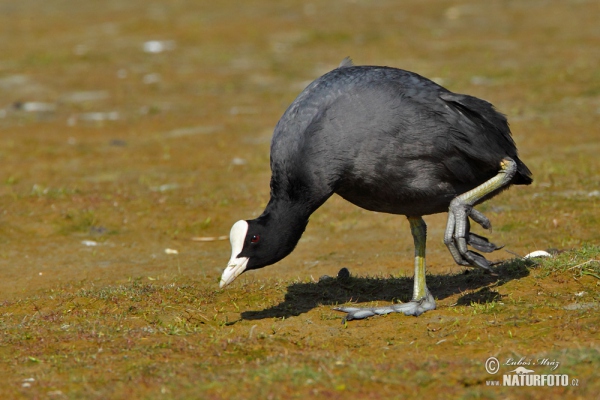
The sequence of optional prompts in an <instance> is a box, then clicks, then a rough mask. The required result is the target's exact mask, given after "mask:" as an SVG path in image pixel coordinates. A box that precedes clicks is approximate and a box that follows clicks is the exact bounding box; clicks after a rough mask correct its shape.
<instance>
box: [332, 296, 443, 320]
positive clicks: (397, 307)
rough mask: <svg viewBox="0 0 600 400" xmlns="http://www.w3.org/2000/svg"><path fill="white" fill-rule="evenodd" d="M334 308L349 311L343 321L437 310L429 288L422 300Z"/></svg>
mask: <svg viewBox="0 0 600 400" xmlns="http://www.w3.org/2000/svg"><path fill="white" fill-rule="evenodd" d="M334 310H336V311H341V312H345V313H348V314H347V315H346V317H345V318H344V319H343V320H342V323H345V322H346V321H352V320H353V319H364V318H369V317H372V316H374V315H385V314H390V313H393V312H398V313H404V315H413V316H415V317H418V316H419V315H421V314H423V313H424V312H425V311H429V310H435V299H434V298H433V296H432V295H431V293H429V290H427V295H426V296H425V297H424V298H422V299H421V300H411V301H409V302H408V303H402V304H393V305H391V306H384V307H366V308H359V307H336V308H334Z"/></svg>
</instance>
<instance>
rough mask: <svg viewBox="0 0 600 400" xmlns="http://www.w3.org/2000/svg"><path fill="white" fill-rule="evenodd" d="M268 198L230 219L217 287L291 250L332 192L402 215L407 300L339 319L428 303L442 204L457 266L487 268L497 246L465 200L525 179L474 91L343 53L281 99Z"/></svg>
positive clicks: (502, 122)
mask: <svg viewBox="0 0 600 400" xmlns="http://www.w3.org/2000/svg"><path fill="white" fill-rule="evenodd" d="M271 171H272V177H271V199H270V201H269V203H268V204H267V207H266V209H265V211H264V212H263V213H262V215H261V216H259V217H258V218H256V219H253V220H249V221H244V220H242V221H238V222H236V223H235V224H234V225H233V227H232V229H231V233H230V239H231V247H232V254H231V260H230V261H229V264H228V266H227V268H226V269H225V271H224V272H223V275H222V277H221V283H220V286H221V287H223V286H225V285H228V284H229V283H231V282H232V281H233V280H234V279H235V278H236V277H237V276H239V275H240V274H241V273H242V272H245V271H248V270H251V269H257V268H262V267H264V266H267V265H270V264H273V263H276V262H277V261H279V260H281V259H282V258H284V257H285V256H287V255H288V254H290V253H291V252H292V250H293V249H294V247H295V246H296V244H297V243H298V241H299V240H300V237H301V236H302V233H303V232H304V229H305V228H306V225H307V224H308V218H309V217H310V215H311V214H312V213H313V212H314V211H315V210H316V209H317V208H319V206H321V204H323V203H324V202H325V201H326V200H327V199H328V198H329V197H330V196H331V195H333V194H334V193H337V194H338V195H340V196H341V197H343V198H344V199H346V200H348V201H349V202H351V203H353V204H356V205H357V206H359V207H362V208H365V209H367V210H371V211H378V212H385V213H390V214H401V215H405V216H407V217H408V220H409V223H410V228H411V232H412V235H413V238H414V242H415V276H414V292H413V297H412V300H411V301H410V302H409V303H405V304H397V305H392V306H387V307H376V308H353V307H342V308H338V309H337V310H340V311H344V312H347V313H348V315H347V316H346V319H347V320H351V319H359V318H366V317H369V316H372V315H375V314H387V313H390V312H403V313H404V314H406V315H415V316H416V315H420V314H421V313H423V312H424V311H427V310H431V309H434V308H435V301H434V299H433V296H432V295H431V294H430V293H429V290H428V289H427V286H426V283H425V237H426V230H427V227H426V225H425V222H424V221H423V219H422V216H423V215H429V214H435V213H441V212H445V211H448V224H447V228H446V233H445V237H444V242H445V243H446V245H447V246H448V249H449V250H450V253H451V254H452V257H453V258H454V260H455V261H456V263H458V264H460V265H472V266H477V267H480V268H484V269H486V270H489V263H488V262H487V260H486V259H485V258H484V257H483V256H482V255H480V254H478V253H476V252H474V251H471V250H469V249H468V248H467V245H470V246H472V247H474V248H475V249H478V250H480V251H483V252H491V251H494V250H497V249H498V247H497V246H495V245H494V244H493V243H490V242H489V241H488V240H487V239H486V238H484V237H482V236H478V235H475V234H473V233H471V232H470V231H469V217H470V218H471V219H472V220H473V221H475V222H477V223H478V224H480V225H481V226H483V227H484V228H490V226H491V224H490V221H489V220H488V219H487V218H486V217H485V216H484V215H483V214H481V213H480V212H478V211H476V210H475V209H473V206H474V205H476V204H478V203H481V202H482V201H485V200H487V199H489V198H491V197H493V196H495V195H497V194H498V193H500V192H501V191H503V190H505V189H507V188H508V187H509V186H510V185H513V184H515V185H527V184H529V183H531V182H532V178H531V172H530V171H529V169H528V168H527V166H525V164H524V163H523V162H521V160H519V157H518V155H517V148H516V146H515V143H514V141H513V139H512V137H511V133H510V130H509V127H508V123H507V121H506V118H505V117H504V116H503V115H502V114H500V113H498V112H497V111H496V110H495V109H494V107H493V106H492V105H491V104H490V103H488V102H486V101H484V100H481V99H478V98H476V97H472V96H468V95H463V94H455V93H452V92H450V91H448V90H447V89H445V88H443V87H442V86H440V85H438V84H436V83H434V82H432V81H430V80H429V79H426V78H424V77H422V76H420V75H417V74H415V73H413V72H408V71H404V70H400V69H395V68H389V67H379V66H354V65H353V64H352V63H351V61H350V60H349V59H346V60H344V61H343V62H342V64H341V65H340V66H339V67H338V68H336V69H334V70H333V71H331V72H329V73H327V74H325V75H323V76H322V77H320V78H318V79H317V80H315V81H314V82H312V83H311V84H310V85H309V86H308V87H307V88H306V89H304V91H303V92H302V93H300V95H299V96H298V98H296V100H294V102H293V103H292V104H291V105H290V106H289V108H288V109H287V110H286V112H285V113H284V114H283V117H282V118H281V120H280V121H279V122H278V124H277V126H276V127H275V132H274V134H273V139H272V142H271Z"/></svg>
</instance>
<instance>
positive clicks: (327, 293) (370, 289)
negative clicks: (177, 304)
mask: <svg viewBox="0 0 600 400" xmlns="http://www.w3.org/2000/svg"><path fill="white" fill-rule="evenodd" d="M534 265H535V264H534V263H533V262H532V261H528V260H521V259H515V260H510V261H506V262H503V263H501V264H498V265H496V266H495V267H492V271H493V273H488V272H486V271H483V270H481V269H467V270H465V271H464V272H461V273H458V274H447V275H428V276H427V287H428V288H429V290H430V291H431V293H432V294H433V296H434V297H435V298H436V299H438V300H442V299H445V298H447V297H450V296H453V295H455V294H459V293H463V294H462V295H461V296H460V297H459V298H458V300H457V302H456V303H457V304H458V305H470V304H472V303H489V302H492V301H496V300H500V299H501V298H502V295H501V294H500V293H498V292H497V291H495V290H492V289H491V287H494V288H495V287H498V286H502V285H504V284H505V283H507V282H509V281H511V280H513V279H519V278H523V277H525V276H528V275H529V268H530V267H532V266H534ZM412 288H413V278H408V277H400V278H397V277H388V278H382V277H352V276H350V277H338V278H329V279H321V280H319V282H308V283H292V284H291V285H289V286H288V291H287V293H286V295H285V298H284V300H283V302H281V303H279V304H277V305H275V306H273V307H269V308H267V309H264V310H260V311H245V312H242V315H241V319H244V320H257V319H264V318H282V317H285V318H288V317H292V316H297V315H300V314H303V313H305V312H308V311H310V310H312V309H314V308H316V307H318V306H321V305H330V306H334V305H338V304H344V303H348V302H357V303H365V302H370V301H382V302H388V303H392V302H397V301H401V302H407V301H410V299H411V296H412Z"/></svg>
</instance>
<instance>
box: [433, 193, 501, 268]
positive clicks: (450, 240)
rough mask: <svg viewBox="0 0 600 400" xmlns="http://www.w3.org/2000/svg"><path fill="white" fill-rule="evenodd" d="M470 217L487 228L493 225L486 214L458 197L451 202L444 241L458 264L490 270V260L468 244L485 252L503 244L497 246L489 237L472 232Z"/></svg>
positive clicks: (489, 251) (499, 247) (498, 247)
mask: <svg viewBox="0 0 600 400" xmlns="http://www.w3.org/2000/svg"><path fill="white" fill-rule="evenodd" d="M469 217H470V218H471V219H472V220H473V221H475V222H477V223H478V224H479V225H481V226H482V227H483V228H485V229H490V228H491V226H492V224H491V223H490V220H489V219H487V217H486V216H485V215H483V214H482V213H480V212H479V211H477V210H475V209H474V208H473V207H472V206H470V205H469V204H465V203H464V202H462V201H461V200H460V198H458V197H457V198H456V199H454V200H452V202H451V203H450V210H449V212H448V225H447V226H446V234H445V236H444V243H445V244H446V246H447V247H448V250H450V254H452V257H453V258H454V261H456V263H457V264H459V265H472V266H475V267H480V268H483V269H485V270H487V271H490V263H489V261H488V260H486V259H485V257H484V256H482V255H481V254H479V253H477V252H475V251H471V250H469V249H468V248H467V245H470V246H472V247H473V248H475V249H477V250H479V251H481V252H484V253H491V252H492V251H495V250H499V249H501V248H502V246H497V245H495V244H494V243H492V242H490V241H489V240H488V239H487V238H485V237H483V236H480V235H477V234H475V233H471V232H470V229H471V227H470V223H469Z"/></svg>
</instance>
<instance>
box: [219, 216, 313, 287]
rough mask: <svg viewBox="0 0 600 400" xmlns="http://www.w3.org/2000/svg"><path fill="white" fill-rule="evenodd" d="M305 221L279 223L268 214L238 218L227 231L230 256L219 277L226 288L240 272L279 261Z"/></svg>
mask: <svg viewBox="0 0 600 400" xmlns="http://www.w3.org/2000/svg"><path fill="white" fill-rule="evenodd" d="M305 227H306V223H303V224H297V223H291V224H287V223H285V222H284V223H282V222H281V221H273V220H272V219H271V218H269V216H262V217H259V218H257V219H254V220H250V221H245V220H241V221H238V222H236V223H235V224H233V227H232V228H231V232H230V234H229V240H230V241H231V259H230V260H229V263H227V268H225V271H223V275H222V276H221V283H220V287H225V286H227V285H229V284H230V283H231V282H233V281H234V280H235V278H237V277H238V276H239V275H241V274H242V273H244V272H246V271H249V270H251V269H258V268H262V267H266V266H267V265H271V264H274V263H276V262H277V261H279V260H281V259H282V258H284V257H285V256H287V255H288V254H290V253H291V252H292V250H294V247H295V246H296V244H297V243H298V241H299V240H300V237H301V236H302V233H303V232H304V228H305Z"/></svg>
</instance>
